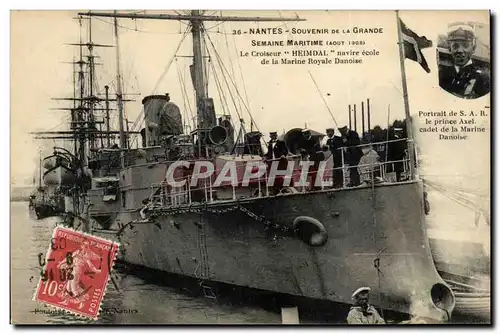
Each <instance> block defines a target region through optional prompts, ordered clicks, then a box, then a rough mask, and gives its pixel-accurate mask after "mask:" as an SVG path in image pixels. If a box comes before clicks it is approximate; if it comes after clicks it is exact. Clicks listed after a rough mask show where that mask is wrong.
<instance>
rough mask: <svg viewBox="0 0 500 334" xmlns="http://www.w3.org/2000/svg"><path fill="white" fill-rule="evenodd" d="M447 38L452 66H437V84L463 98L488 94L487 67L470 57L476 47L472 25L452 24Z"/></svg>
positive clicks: (488, 76)
mask: <svg viewBox="0 0 500 334" xmlns="http://www.w3.org/2000/svg"><path fill="white" fill-rule="evenodd" d="M447 39H448V50H449V51H450V53H451V57H452V60H453V66H445V65H440V66H439V86H440V87H441V88H443V89H444V90H446V91H447V92H448V93H451V94H453V95H455V96H458V97H461V98H464V99H476V98H478V97H481V96H484V95H486V94H488V93H489V92H490V75H489V69H488V68H487V67H486V68H485V66H482V67H481V66H479V63H477V62H476V61H475V60H473V59H472V55H473V54H474V52H475V51H476V47H477V39H476V36H475V35H474V31H473V29H472V27H470V26H468V25H460V26H454V27H453V28H451V29H450V31H449V32H448V36H447Z"/></svg>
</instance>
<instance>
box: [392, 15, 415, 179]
mask: <svg viewBox="0 0 500 334" xmlns="http://www.w3.org/2000/svg"><path fill="white" fill-rule="evenodd" d="M396 20H397V24H398V44H399V61H400V64H401V81H402V86H403V100H404V105H405V117H406V133H407V137H408V157H409V160H410V180H413V179H415V151H414V141H413V129H412V124H411V118H410V105H409V103H408V87H407V85H406V70H405V55H404V41H403V36H402V33H401V20H400V19H399V11H397V10H396Z"/></svg>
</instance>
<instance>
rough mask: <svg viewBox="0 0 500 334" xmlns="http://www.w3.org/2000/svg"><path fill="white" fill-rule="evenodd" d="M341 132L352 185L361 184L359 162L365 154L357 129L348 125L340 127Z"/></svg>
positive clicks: (345, 160)
mask: <svg viewBox="0 0 500 334" xmlns="http://www.w3.org/2000/svg"><path fill="white" fill-rule="evenodd" d="M339 132H340V134H341V135H342V147H344V162H346V163H347V164H348V165H349V177H350V179H351V182H350V186H351V187H353V186H359V184H360V179H359V172H358V164H359V160H360V159H361V157H362V156H363V152H361V148H360V147H359V145H360V144H361V141H360V139H359V135H358V133H357V132H356V131H352V130H350V129H349V128H347V126H343V127H341V128H339Z"/></svg>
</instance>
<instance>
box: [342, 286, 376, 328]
mask: <svg viewBox="0 0 500 334" xmlns="http://www.w3.org/2000/svg"><path fill="white" fill-rule="evenodd" d="M352 299H353V300H354V306H353V307H351V310H350V311H349V314H348V315H347V323H348V324H350V325H358V324H368V325H373V324H385V321H384V319H383V318H382V317H381V316H380V315H379V314H378V312H377V310H376V309H375V307H373V306H371V305H370V304H369V301H370V288H368V287H362V288H359V289H357V290H356V291H354V293H353V294H352Z"/></svg>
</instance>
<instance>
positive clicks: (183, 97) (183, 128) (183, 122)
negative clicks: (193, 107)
mask: <svg viewBox="0 0 500 334" xmlns="http://www.w3.org/2000/svg"><path fill="white" fill-rule="evenodd" d="M175 63H176V65H177V66H176V67H177V78H178V79H179V84H180V85H181V94H182V103H183V105H184V115H183V116H184V117H182V119H181V126H182V132H184V130H185V129H186V128H187V127H188V126H189V125H188V124H186V122H189V115H188V114H187V112H188V111H187V106H186V100H187V99H186V95H185V94H184V90H183V89H182V79H181V76H180V74H179V73H180V70H179V62H178V61H177V59H176V60H175Z"/></svg>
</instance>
